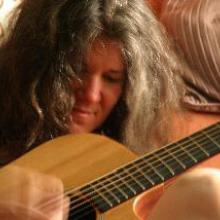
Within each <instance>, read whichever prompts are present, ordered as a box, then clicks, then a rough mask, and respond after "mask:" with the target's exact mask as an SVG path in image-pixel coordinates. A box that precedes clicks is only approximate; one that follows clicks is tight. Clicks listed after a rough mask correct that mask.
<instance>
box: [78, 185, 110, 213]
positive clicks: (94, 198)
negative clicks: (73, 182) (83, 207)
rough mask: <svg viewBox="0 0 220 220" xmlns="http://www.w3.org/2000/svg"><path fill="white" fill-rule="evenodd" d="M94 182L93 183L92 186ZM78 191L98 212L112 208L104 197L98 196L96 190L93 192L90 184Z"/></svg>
mask: <svg viewBox="0 0 220 220" xmlns="http://www.w3.org/2000/svg"><path fill="white" fill-rule="evenodd" d="M94 183H95V182H93V184H94ZM80 191H81V192H82V194H83V195H84V196H85V197H86V198H87V199H88V200H89V201H90V202H91V203H92V204H94V205H95V206H96V208H98V209H99V210H108V209H110V208H112V207H113V204H112V203H111V201H109V200H108V198H106V197H105V196H103V195H102V194H100V193H99V192H98V191H97V190H95V189H94V188H93V187H92V186H91V184H88V185H86V186H85V187H83V188H81V189H80Z"/></svg>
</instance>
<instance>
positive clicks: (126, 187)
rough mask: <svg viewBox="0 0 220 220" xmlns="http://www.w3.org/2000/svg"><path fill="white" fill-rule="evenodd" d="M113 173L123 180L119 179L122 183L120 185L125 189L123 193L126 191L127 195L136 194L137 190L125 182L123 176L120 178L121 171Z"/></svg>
mask: <svg viewBox="0 0 220 220" xmlns="http://www.w3.org/2000/svg"><path fill="white" fill-rule="evenodd" d="M115 175H116V176H117V177H118V178H119V179H122V180H123V181H121V182H122V183H123V185H122V187H123V188H124V189H125V191H124V192H125V193H127V195H128V197H131V196H134V195H136V194H137V192H136V191H135V190H134V189H133V188H132V187H131V186H130V185H129V184H128V182H125V179H124V178H121V177H122V176H121V172H120V171H119V170H117V172H115ZM123 188H122V189H123Z"/></svg>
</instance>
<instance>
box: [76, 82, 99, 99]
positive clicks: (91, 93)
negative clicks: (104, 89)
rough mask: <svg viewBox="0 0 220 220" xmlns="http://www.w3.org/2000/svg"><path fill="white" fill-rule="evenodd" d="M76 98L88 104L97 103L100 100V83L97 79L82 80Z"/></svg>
mask: <svg viewBox="0 0 220 220" xmlns="http://www.w3.org/2000/svg"><path fill="white" fill-rule="evenodd" d="M77 98H79V99H80V100H81V101H84V102H85V101H86V102H89V103H97V102H99V101H100V100H101V83H100V81H99V79H96V78H91V79H86V80H83V81H82V83H81V85H80V87H79V88H78V90H77Z"/></svg>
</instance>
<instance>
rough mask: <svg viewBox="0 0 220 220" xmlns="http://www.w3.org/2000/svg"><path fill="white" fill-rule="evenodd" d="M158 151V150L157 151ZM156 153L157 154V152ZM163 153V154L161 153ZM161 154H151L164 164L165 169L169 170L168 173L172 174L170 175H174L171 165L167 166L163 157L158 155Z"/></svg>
mask: <svg viewBox="0 0 220 220" xmlns="http://www.w3.org/2000/svg"><path fill="white" fill-rule="evenodd" d="M159 153H160V152H159ZM159 153H158V154H159ZM163 155H164V154H163ZM159 156H160V157H161V156H162V155H161V154H160V155H157V154H153V157H155V158H156V159H157V160H159V161H160V163H161V164H162V165H163V166H164V167H166V169H167V170H168V171H169V173H170V174H171V175H172V176H174V175H175V172H174V170H173V169H172V167H171V166H169V164H168V163H166V162H165V161H164V160H163V159H161V158H160V157H159ZM162 158H163V156H162Z"/></svg>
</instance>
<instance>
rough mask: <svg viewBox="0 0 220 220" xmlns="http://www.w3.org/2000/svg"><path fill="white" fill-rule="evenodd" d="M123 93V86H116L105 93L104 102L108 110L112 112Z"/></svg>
mask: <svg viewBox="0 0 220 220" xmlns="http://www.w3.org/2000/svg"><path fill="white" fill-rule="evenodd" d="M121 94H122V87H121V86H117V87H114V88H112V89H111V90H109V91H108V92H106V93H105V97H104V102H105V108H106V111H108V112H110V111H111V110H112V109H113V108H114V106H115V105H116V103H117V102H118V100H119V98H120V97H121Z"/></svg>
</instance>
